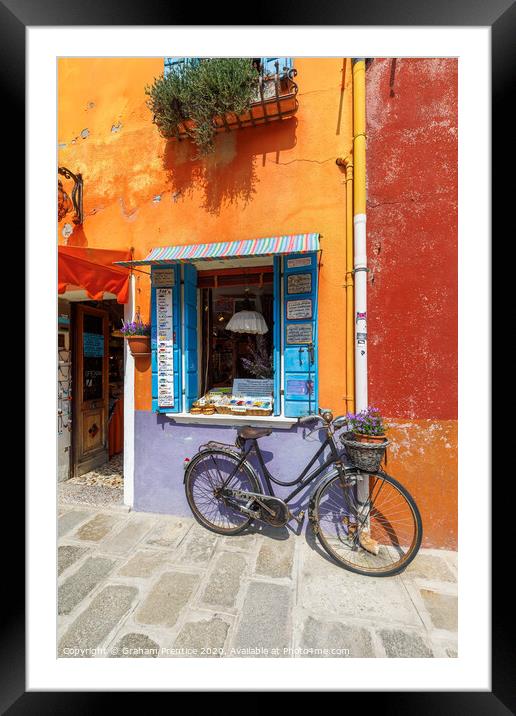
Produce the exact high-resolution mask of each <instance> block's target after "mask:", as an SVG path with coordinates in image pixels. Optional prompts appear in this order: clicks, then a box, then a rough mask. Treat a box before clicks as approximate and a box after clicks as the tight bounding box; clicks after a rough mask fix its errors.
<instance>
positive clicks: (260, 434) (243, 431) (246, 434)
mask: <svg viewBox="0 0 516 716" xmlns="http://www.w3.org/2000/svg"><path fill="white" fill-rule="evenodd" d="M271 433H272V428H252V427H251V426H249V425H247V426H246V427H245V428H238V437H239V438H242V439H243V440H258V438H264V437H266V436H267V435H270V434H271Z"/></svg>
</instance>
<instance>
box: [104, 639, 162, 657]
mask: <svg viewBox="0 0 516 716" xmlns="http://www.w3.org/2000/svg"><path fill="white" fill-rule="evenodd" d="M109 651H110V654H109V657H110V658H111V659H145V658H149V659H153V658H154V659H155V658H156V657H158V656H159V653H160V645H159V644H157V643H156V642H155V641H153V640H152V639H150V638H149V637H148V636H147V635H146V634H139V633H130V634H125V635H124V636H123V637H122V638H121V639H120V640H119V641H118V642H117V643H116V644H114V645H113V646H112V647H111V648H110V650H109Z"/></svg>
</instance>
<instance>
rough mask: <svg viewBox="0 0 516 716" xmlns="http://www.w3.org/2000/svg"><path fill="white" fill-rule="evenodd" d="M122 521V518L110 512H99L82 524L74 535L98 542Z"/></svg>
mask: <svg viewBox="0 0 516 716" xmlns="http://www.w3.org/2000/svg"><path fill="white" fill-rule="evenodd" d="M119 522H120V519H119V518H118V517H117V516H115V515H112V514H109V513H99V514H97V515H95V517H94V518H93V519H92V520H90V521H89V522H86V524H84V525H82V527H80V528H79V529H78V530H77V531H76V532H75V534H74V537H76V538H77V539H81V540H87V541H92V542H98V541H99V540H101V539H102V538H103V537H105V536H106V535H107V534H108V532H110V531H111V530H112V529H113V527H114V526H115V525H116V524H118V523H119Z"/></svg>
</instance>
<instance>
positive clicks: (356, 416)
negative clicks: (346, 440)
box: [346, 407, 386, 435]
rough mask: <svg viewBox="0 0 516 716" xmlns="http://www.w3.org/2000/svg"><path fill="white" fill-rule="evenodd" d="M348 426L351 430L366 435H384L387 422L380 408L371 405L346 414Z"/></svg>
mask: <svg viewBox="0 0 516 716" xmlns="http://www.w3.org/2000/svg"><path fill="white" fill-rule="evenodd" d="M346 428H347V430H348V431H349V432H357V433H363V434H364V435H384V434H385V429H386V428H385V424H384V422H383V418H382V416H381V415H380V411H379V409H378V408H373V407H369V408H367V409H366V410H361V411H360V412H359V413H348V414H347V415H346Z"/></svg>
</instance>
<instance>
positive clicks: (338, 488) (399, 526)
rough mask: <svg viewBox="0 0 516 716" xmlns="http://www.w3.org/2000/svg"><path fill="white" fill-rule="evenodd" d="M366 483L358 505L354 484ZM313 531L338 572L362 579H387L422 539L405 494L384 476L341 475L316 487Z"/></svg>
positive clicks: (417, 518)
mask: <svg viewBox="0 0 516 716" xmlns="http://www.w3.org/2000/svg"><path fill="white" fill-rule="evenodd" d="M361 479H362V480H366V481H367V480H368V481H369V490H368V492H367V491H366V495H367V496H366V498H365V500H364V499H363V498H362V502H359V500H358V497H357V484H358V482H360V480H361ZM313 520H314V523H315V531H316V533H317V536H318V538H319V541H320V542H321V544H322V546H323V547H324V549H325V550H326V552H328V554H329V555H330V556H331V557H333V558H334V559H335V560H337V561H338V562H339V563H340V564H341V565H342V566H343V567H345V568H346V569H348V570H350V571H351V572H356V573H357V574H364V575H367V576H376V577H390V576H393V575H395V574H398V573H399V572H402V571H403V570H404V569H405V568H406V567H407V566H408V565H409V564H410V562H411V561H412V560H413V559H414V557H415V556H416V554H417V552H418V550H419V548H420V546H421V539H422V536H423V527H422V522H421V515H420V514H419V510H418V508H417V505H416V503H415V502H414V500H413V498H412V497H411V495H410V494H409V493H408V491H407V490H406V489H405V488H404V487H403V485H401V484H400V483H399V482H398V481H397V480H395V479H394V478H393V477H390V475H386V474H385V473H376V474H374V475H366V474H365V473H361V472H360V471H358V470H357V471H347V473H346V480H345V481H344V482H343V481H342V480H341V478H340V477H339V476H336V477H334V478H332V479H331V480H329V481H328V482H327V483H325V484H324V485H322V486H321V487H320V488H319V490H318V492H317V494H316V496H315V500H314V507H313Z"/></svg>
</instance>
